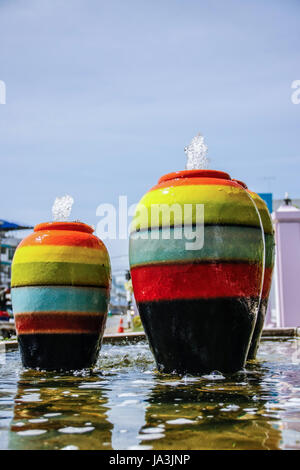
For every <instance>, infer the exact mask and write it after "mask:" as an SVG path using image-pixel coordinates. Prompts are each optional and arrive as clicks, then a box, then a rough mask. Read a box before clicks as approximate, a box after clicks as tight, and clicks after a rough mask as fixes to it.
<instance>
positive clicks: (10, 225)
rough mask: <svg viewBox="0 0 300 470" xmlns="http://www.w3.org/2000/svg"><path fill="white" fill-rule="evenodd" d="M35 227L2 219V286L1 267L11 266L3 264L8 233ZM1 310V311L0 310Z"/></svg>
mask: <svg viewBox="0 0 300 470" xmlns="http://www.w3.org/2000/svg"><path fill="white" fill-rule="evenodd" d="M32 228H33V227H30V226H28V225H21V224H16V223H14V222H9V221H7V220H3V219H0V286H1V284H2V266H1V265H3V266H4V265H7V264H11V262H9V261H7V262H1V252H2V246H3V245H2V244H3V241H5V240H6V235H5V233H6V232H11V231H14V230H29V229H32ZM0 310H1V309H0Z"/></svg>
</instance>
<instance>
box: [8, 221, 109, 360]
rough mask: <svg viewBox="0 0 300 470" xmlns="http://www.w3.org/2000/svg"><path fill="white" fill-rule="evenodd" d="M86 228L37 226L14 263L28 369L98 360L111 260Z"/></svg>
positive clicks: (19, 330)
mask: <svg viewBox="0 0 300 470" xmlns="http://www.w3.org/2000/svg"><path fill="white" fill-rule="evenodd" d="M92 232H93V229H92V228H91V227H89V226H88V225H85V224H82V223H76V222H74V223H73V222H72V223H71V222H69V223H68V222H67V223H65V222H53V223H45V224H40V225H37V226H36V227H35V229H34V233H33V234H31V235H29V236H28V237H27V238H25V239H24V240H23V241H22V242H21V243H20V245H19V246H18V248H17V250H16V252H15V256H14V259H13V264H12V280H11V286H12V291H11V292H12V303H13V311H14V317H15V323H16V330H17V334H18V340H19V345H20V350H21V356H22V362H23V365H24V366H25V367H33V368H36V367H39V368H42V369H79V368H85V367H90V366H92V365H93V364H94V362H95V361H96V359H97V356H98V352H99V348H100V346H101V341H102V336H103V331H104V327H105V323H106V317H107V306H108V301H109V289H110V278H111V274H110V261H109V256H108V253H107V250H106V248H105V246H104V244H103V243H102V242H101V241H100V240H99V239H98V238H97V237H96V236H94V235H93V234H92Z"/></svg>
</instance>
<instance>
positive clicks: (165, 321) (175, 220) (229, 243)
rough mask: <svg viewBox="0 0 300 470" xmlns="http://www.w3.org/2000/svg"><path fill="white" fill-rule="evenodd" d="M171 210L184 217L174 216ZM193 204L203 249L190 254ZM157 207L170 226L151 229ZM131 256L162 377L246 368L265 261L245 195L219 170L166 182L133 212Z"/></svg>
mask: <svg viewBox="0 0 300 470" xmlns="http://www.w3.org/2000/svg"><path fill="white" fill-rule="evenodd" d="M174 204H175V205H176V207H177V209H178V207H179V208H181V209H182V211H181V212H180V211H179V212H178V210H177V211H176V210H175V211H174V212H172V206H173V205H174ZM185 204H189V205H190V206H191V207H192V211H191V213H186V212H185ZM197 204H203V205H204V246H203V247H201V248H199V249H196V250H195V249H192V250H190V249H186V243H187V241H188V240H187V239H186V238H185V236H184V233H185V232H184V228H186V227H187V226H189V227H195V226H196V227H197V224H196V222H197V220H196V214H197V213H196V210H197V209H196V207H197V206H196V205H197ZM154 205H165V207H167V208H169V209H171V220H170V219H169V220H167V224H164V220H163V219H162V217H161V218H160V219H158V220H159V222H158V223H157V225H154V226H153V224H152V225H151V229H149V228H148V223H149V220H150V216H151V210H152V207H153V206H154ZM160 207H163V206H160ZM173 207H174V206H173ZM170 225H171V228H170ZM169 229H170V230H169ZM169 234H170V236H169ZM129 256H130V265H131V275H132V282H133V289H134V294H135V298H136V301H137V304H138V308H139V312H140V316H141V319H142V322H143V324H144V328H145V331H146V334H147V336H148V339H149V342H150V346H151V348H152V351H153V353H154V356H155V359H156V362H157V366H158V368H159V369H160V370H162V371H166V372H171V371H174V370H175V371H178V372H190V373H199V372H203V371H211V370H220V371H224V372H231V371H237V370H239V369H240V368H242V367H243V366H244V363H245V360H246V357H247V353H248V348H249V344H250V339H251V336H252V332H253V329H254V326H255V321H256V315H257V310H258V305H259V301H260V295H261V286H262V276H263V259H264V243H263V233H262V228H261V222H260V218H259V215H258V213H257V211H256V208H255V205H254V203H253V201H252V199H251V198H250V197H249V194H248V193H247V191H245V189H243V188H242V187H241V186H240V185H239V184H238V183H236V182H234V181H232V180H231V178H230V176H229V175H228V174H227V173H223V172H219V171H212V170H190V171H187V170H186V171H181V172H176V173H171V174H168V175H165V176H164V177H162V178H161V179H160V180H159V183H158V185H157V186H155V187H154V188H152V189H151V190H150V191H149V192H148V193H147V194H146V195H145V196H144V197H143V198H142V199H141V201H140V203H139V205H138V207H137V211H136V215H135V217H134V219H133V224H132V232H131V236H130V253H129Z"/></svg>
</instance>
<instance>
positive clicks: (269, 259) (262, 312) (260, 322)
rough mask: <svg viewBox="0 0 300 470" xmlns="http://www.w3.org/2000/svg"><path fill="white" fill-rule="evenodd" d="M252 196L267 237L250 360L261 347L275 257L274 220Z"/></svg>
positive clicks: (254, 196)
mask: <svg viewBox="0 0 300 470" xmlns="http://www.w3.org/2000/svg"><path fill="white" fill-rule="evenodd" d="M235 181H237V182H238V183H239V184H240V185H241V186H243V188H245V189H247V190H248V188H247V185H246V184H245V183H243V182H242V181H239V180H235ZM248 192H249V194H250V196H251V197H252V199H253V200H254V202H255V205H256V207H257V209H258V212H259V215H260V218H261V221H262V225H263V229H264V237H265V272H264V283H263V290H262V296H261V302H260V306H259V310H258V314H257V320H256V324H255V329H254V332H253V336H252V340H251V345H250V348H249V352H248V359H255V357H256V353H257V350H258V347H259V343H260V338H261V334H262V330H263V326H264V321H265V317H266V312H267V308H268V301H269V295H270V289H271V284H272V274H273V268H274V257H275V237H274V230H273V226H272V220H271V216H270V212H269V210H268V207H267V205H266V203H265V202H264V201H263V200H262V198H261V197H260V196H259V195H258V194H256V193H254V192H253V191H249V190H248Z"/></svg>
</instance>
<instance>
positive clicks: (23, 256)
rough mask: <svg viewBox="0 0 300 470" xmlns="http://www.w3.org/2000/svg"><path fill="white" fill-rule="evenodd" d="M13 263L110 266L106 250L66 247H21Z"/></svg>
mask: <svg viewBox="0 0 300 470" xmlns="http://www.w3.org/2000/svg"><path fill="white" fill-rule="evenodd" d="M13 262H14V264H18V263H34V262H44V263H47V262H57V263H60V262H63V263H84V264H99V265H102V266H109V265H110V263H109V258H108V254H107V252H106V251H104V250H96V249H94V248H86V247H77V246H74V247H73V246H65V245H43V246H24V247H20V248H19V249H18V250H17V251H16V252H15V256H14V261H13Z"/></svg>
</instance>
